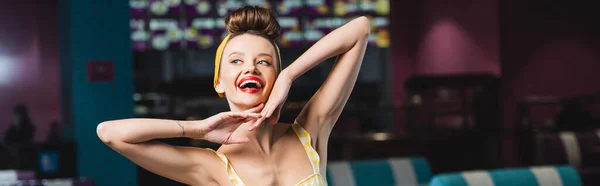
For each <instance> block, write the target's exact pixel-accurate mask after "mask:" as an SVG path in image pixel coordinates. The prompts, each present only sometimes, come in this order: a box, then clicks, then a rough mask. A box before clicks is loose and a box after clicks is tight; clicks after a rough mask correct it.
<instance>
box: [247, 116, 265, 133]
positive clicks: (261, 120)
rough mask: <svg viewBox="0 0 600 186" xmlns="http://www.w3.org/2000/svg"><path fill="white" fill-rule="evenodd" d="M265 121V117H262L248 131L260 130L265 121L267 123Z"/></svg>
mask: <svg viewBox="0 0 600 186" xmlns="http://www.w3.org/2000/svg"><path fill="white" fill-rule="evenodd" d="M265 119H266V118H265V117H261V118H259V119H257V120H256V121H255V122H254V124H252V125H251V126H250V127H248V130H249V131H253V130H254V129H256V128H258V127H259V126H260V125H261V124H262V123H263V121H265Z"/></svg>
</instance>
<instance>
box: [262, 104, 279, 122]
mask: <svg viewBox="0 0 600 186" xmlns="http://www.w3.org/2000/svg"><path fill="white" fill-rule="evenodd" d="M274 109H275V108H274V104H270V103H268V102H267V106H265V108H264V109H263V110H262V112H261V113H260V114H261V115H262V116H263V117H265V118H269V117H271V114H272V113H273V110H274Z"/></svg>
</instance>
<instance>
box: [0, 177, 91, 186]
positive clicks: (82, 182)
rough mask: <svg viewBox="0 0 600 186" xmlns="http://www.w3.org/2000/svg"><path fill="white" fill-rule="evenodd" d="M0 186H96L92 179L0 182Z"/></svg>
mask: <svg viewBox="0 0 600 186" xmlns="http://www.w3.org/2000/svg"><path fill="white" fill-rule="evenodd" d="M0 185H15V186H16V185H19V186H96V183H95V182H94V180H92V179H87V178H79V179H71V178H66V179H43V180H19V181H12V182H0Z"/></svg>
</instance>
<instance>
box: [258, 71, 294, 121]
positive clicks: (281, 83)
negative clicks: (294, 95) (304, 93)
mask: <svg viewBox="0 0 600 186" xmlns="http://www.w3.org/2000/svg"><path fill="white" fill-rule="evenodd" d="M291 86H292V78H291V77H290V76H289V75H288V74H287V73H286V72H285V70H284V71H282V72H281V73H280V74H279V76H278V77H277V80H276V81H275V85H274V86H273V90H271V94H270V95H269V99H268V100H267V103H266V104H265V108H264V109H263V110H262V112H261V113H260V115H261V116H262V118H260V119H258V120H257V121H256V123H255V124H254V125H252V126H250V128H248V130H254V129H256V128H257V127H258V126H260V125H261V124H262V123H263V121H264V120H266V119H268V121H269V123H271V124H272V125H274V124H276V123H277V121H279V115H280V112H281V108H282V107H283V104H284V103H285V100H286V99H287V96H288V93H289V91H290V87H291Z"/></svg>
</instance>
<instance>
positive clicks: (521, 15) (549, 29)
mask: <svg viewBox="0 0 600 186" xmlns="http://www.w3.org/2000/svg"><path fill="white" fill-rule="evenodd" d="M528 5H535V6H528ZM500 9H501V14H500V15H501V28H500V29H501V34H502V36H501V37H502V43H501V51H502V54H501V56H502V57H501V58H502V80H503V88H502V95H503V100H504V105H503V106H504V125H505V128H514V127H516V126H517V114H518V113H517V102H519V101H522V100H523V99H525V98H526V97H527V96H558V97H567V96H576V95H581V94H589V93H599V92H600V86H598V83H597V81H598V80H600V74H599V73H597V71H598V69H600V56H599V52H600V42H599V39H600V38H599V37H598V34H597V33H599V31H600V29H599V25H598V24H596V22H597V21H596V18H597V17H599V16H600V15H598V14H599V13H598V11H597V10H594V9H595V6H592V5H591V4H590V3H561V4H558V3H552V2H548V1H542V0H530V1H529V2H527V3H526V2H523V1H517V0H512V1H511V0H509V1H503V2H502V4H501V8H500ZM557 112H558V110H557V108H555V107H538V108H536V109H535V110H533V113H532V115H533V116H534V118H532V119H534V120H538V121H544V120H546V119H554V118H548V116H552V115H553V114H555V113H557ZM596 116H598V115H596ZM507 142H510V143H506V146H505V150H504V152H505V154H504V156H505V157H507V162H505V163H507V164H508V165H511V164H515V163H516V161H515V160H516V159H517V157H515V156H516V155H515V154H516V153H513V152H515V151H516V149H514V148H512V147H514V144H516V142H515V141H514V140H511V139H509V140H508V141H507Z"/></svg>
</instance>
